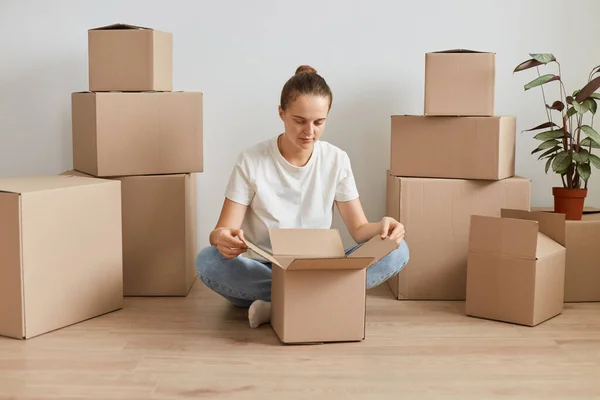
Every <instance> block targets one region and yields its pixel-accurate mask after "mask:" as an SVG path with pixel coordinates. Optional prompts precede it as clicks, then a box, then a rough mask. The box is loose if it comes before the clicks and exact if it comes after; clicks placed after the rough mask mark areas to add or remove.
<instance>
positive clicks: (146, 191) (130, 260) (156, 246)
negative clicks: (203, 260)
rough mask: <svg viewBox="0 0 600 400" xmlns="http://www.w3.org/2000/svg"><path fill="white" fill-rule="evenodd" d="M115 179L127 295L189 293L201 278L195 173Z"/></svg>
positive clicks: (183, 294)
mask: <svg viewBox="0 0 600 400" xmlns="http://www.w3.org/2000/svg"><path fill="white" fill-rule="evenodd" d="M63 175H75V176H89V175H86V174H83V173H81V172H79V171H66V172H63ZM110 179H115V180H118V181H120V182H121V204H122V209H121V214H122V220H123V224H122V225H123V292H124V295H125V296H186V295H187V294H188V293H189V291H190V289H191V287H192V284H193V283H194V280H195V279H196V267H195V260H196V256H197V254H198V243H197V239H198V234H197V228H196V225H197V221H196V216H197V211H196V176H195V175H194V174H174V175H148V176H125V177H118V178H110Z"/></svg>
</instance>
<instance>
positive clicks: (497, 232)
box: [469, 215, 539, 260]
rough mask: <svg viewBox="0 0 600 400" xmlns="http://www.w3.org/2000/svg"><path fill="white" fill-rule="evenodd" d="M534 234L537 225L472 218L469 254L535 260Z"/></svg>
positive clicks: (516, 220) (483, 217) (533, 222)
mask: <svg viewBox="0 0 600 400" xmlns="http://www.w3.org/2000/svg"><path fill="white" fill-rule="evenodd" d="M538 232H539V223H538V222H537V221H530V220H523V219H512V218H497V217H488V216H482V215H472V216H471V227H470V233H469V251H470V252H476V253H485V254H494V255H505V256H512V257H517V258H524V259H529V260H535V259H536V258H537V241H538Z"/></svg>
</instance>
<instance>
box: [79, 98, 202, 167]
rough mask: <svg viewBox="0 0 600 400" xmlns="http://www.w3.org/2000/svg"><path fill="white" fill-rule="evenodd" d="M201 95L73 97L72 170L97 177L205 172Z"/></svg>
mask: <svg viewBox="0 0 600 400" xmlns="http://www.w3.org/2000/svg"><path fill="white" fill-rule="evenodd" d="M202 97H203V96H202V93H199V92H169V93H90V92H82V93H73V94H72V96H71V98H72V124H73V168H74V169H76V170H78V171H82V172H85V173H87V174H90V175H94V176H97V177H110V176H126V175H155V174H179V173H189V172H202V171H203V167H204V164H203V129H202V128H203V126H202V124H203V120H202Z"/></svg>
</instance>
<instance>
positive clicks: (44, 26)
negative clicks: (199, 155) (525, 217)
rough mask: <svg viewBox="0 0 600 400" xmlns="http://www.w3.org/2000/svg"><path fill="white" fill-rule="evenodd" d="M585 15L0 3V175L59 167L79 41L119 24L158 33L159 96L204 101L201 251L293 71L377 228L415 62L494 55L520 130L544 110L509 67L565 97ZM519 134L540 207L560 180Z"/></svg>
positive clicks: (593, 6)
mask: <svg viewBox="0 0 600 400" xmlns="http://www.w3.org/2000/svg"><path fill="white" fill-rule="evenodd" d="M597 15H600V1H597V0H569V1H566V0H564V1H561V0H527V1H523V0H510V1H509V0H497V1H491V0H471V1H468V0H463V1H459V0H452V1H449V0H437V1H434V0H429V1H422V2H415V1H408V0H402V1H400V0H387V1H380V0H370V1H360V2H359V1H325V0H304V1H301V2H299V1H293V2H292V1H282V0H269V1H192V0H189V1H177V0H170V1H169V2H167V1H164V0H163V1H154V0H153V1H149V0H144V1H127V0H120V1H106V0H104V1H102V2H97V1H95V2H92V1H82V0H62V1H60V0H58V1H51V2H50V1H45V0H39V1H26V0H1V1H0V38H1V39H0V55H1V56H0V177H7V176H19V175H28V174H55V173H59V172H61V171H63V170H65V169H68V168H71V167H72V161H71V119H70V112H71V108H70V107H71V105H70V94H71V92H74V91H83V90H87V89H88V81H87V29H89V28H93V27H97V26H102V25H107V24H111V23H115V22H123V23H129V24H135V25H141V26H148V27H153V28H156V29H161V30H166V31H169V32H172V33H173V35H174V39H173V40H174V90H188V91H202V92H203V93H204V100H205V108H204V115H205V121H204V145H205V150H204V154H205V172H204V173H203V174H201V175H200V176H199V177H198V184H199V185H198V195H199V197H198V201H199V204H198V210H199V215H198V220H199V221H198V222H199V242H200V245H201V246H205V245H206V244H207V243H208V240H207V237H208V233H209V232H210V230H211V229H212V228H213V226H214V224H215V222H216V220H217V217H218V213H219V211H220V207H221V204H222V200H223V191H224V189H225V185H226V182H227V179H228V177H229V173H230V171H231V168H232V166H233V163H234V161H235V158H236V156H237V154H238V153H239V152H240V151H242V150H243V149H244V148H246V147H248V146H251V145H253V144H254V143H256V142H258V141H261V140H264V139H266V138H269V137H272V136H274V135H276V134H278V133H279V132H280V131H281V129H282V124H281V122H280V120H279V118H278V116H277V105H278V101H279V95H280V90H281V87H282V86H283V84H284V82H285V81H286V80H287V79H288V78H289V77H290V76H291V74H293V72H294V70H295V68H296V67H297V66H298V65H300V64H310V65H312V66H314V67H315V68H317V70H318V71H319V72H320V73H321V74H322V75H323V76H324V77H325V78H326V79H327V81H328V83H329V84H330V86H331V87H332V90H333V93H334V101H333V109H332V111H331V114H330V118H329V121H328V126H327V128H326V130H325V134H324V136H323V140H327V141H330V142H332V143H333V144H335V145H338V146H340V147H341V148H343V149H344V150H346V151H347V152H348V153H349V155H350V158H351V160H352V163H353V164H352V165H353V169H354V172H355V175H356V180H357V184H358V187H359V190H360V192H361V197H362V201H363V205H364V207H365V210H366V213H367V216H368V217H369V218H370V219H371V220H378V219H380V218H381V217H382V216H383V214H384V211H385V171H386V169H387V168H388V165H389V140H390V115H392V114H420V113H422V112H423V85H424V78H423V76H424V54H425V52H428V51H435V50H442V49H449V48H469V49H476V50H485V51H493V52H496V53H497V58H496V68H497V75H496V76H497V82H496V114H497V115H502V114H504V115H515V116H517V129H518V130H519V131H520V130H522V129H527V128H529V127H532V126H533V125H534V124H537V123H539V122H543V121H544V118H545V114H544V110H543V108H542V104H543V103H542V100H541V94H540V92H539V90H533V91H529V92H526V93H525V92H523V85H524V84H525V83H526V82H528V81H529V80H531V79H533V77H534V74H535V72H534V71H533V70H531V71H529V72H527V73H521V74H516V75H513V74H512V70H513V68H514V67H515V66H516V65H517V64H518V63H519V62H521V61H523V60H525V59H526V58H527V57H528V55H527V54H528V53H529V52H553V53H554V54H555V55H556V56H557V58H558V60H559V61H561V62H562V70H563V71H562V72H563V76H564V79H565V81H566V83H567V89H568V90H570V91H572V90H573V89H570V88H571V87H572V85H577V86H578V87H581V86H582V85H583V84H584V83H585V82H586V81H587V76H588V72H589V70H590V69H591V68H592V67H593V66H595V65H599V64H600V50H598V46H597V40H595V38H598V37H600V25H598V23H597ZM567 24H568V25H567ZM550 85H552V84H550ZM554 87H556V85H555V86H554ZM595 126H596V128H598V126H600V124H595ZM531 136H532V135H528V134H527V133H525V134H520V133H518V143H517V173H518V174H519V175H521V176H524V177H527V178H530V179H532V181H533V186H532V191H533V193H532V202H533V205H549V204H551V202H552V196H551V187H552V186H553V185H557V184H559V183H560V178H559V177H558V176H556V175H553V174H550V175H548V176H546V175H545V174H544V171H543V168H544V164H543V163H542V162H538V161H537V160H536V158H534V157H532V156H530V155H529V152H530V151H531V150H532V149H533V148H534V145H535V143H534V140H533V139H531ZM440 145H443V144H440ZM419 151H421V152H422V154H423V157H427V149H419ZM592 173H593V178H592V179H591V181H590V193H589V197H588V200H587V204H588V205H593V206H600V187H599V186H600V171H597V170H595V169H593V172H592ZM335 227H338V228H342V225H341V223H340V220H339V218H337V217H336V221H335ZM342 231H343V233H344V240H345V242H346V243H345V244H346V245H349V244H350V243H351V242H350V241H349V236H348V235H347V234H346V233H345V230H343V229H342Z"/></svg>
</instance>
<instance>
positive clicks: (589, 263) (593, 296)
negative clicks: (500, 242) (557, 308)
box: [518, 207, 600, 303]
mask: <svg viewBox="0 0 600 400" xmlns="http://www.w3.org/2000/svg"><path fill="white" fill-rule="evenodd" d="M553 214H554V213H553V212H552V208H547V207H535V208H532V212H531V213H527V214H519V215H518V217H519V218H522V219H527V218H528V219H533V220H537V221H540V223H547V222H546V221H547V219H549V218H552V215H553ZM561 215H562V214H561ZM562 221H563V222H562V223H560V224H559V226H557V227H554V228H553V230H552V232H551V235H549V236H550V237H551V238H552V239H553V240H555V241H556V242H558V243H560V244H562V245H564V246H565V247H566V248H567V261H566V267H565V299H564V301H565V302H566V303H574V302H588V301H600V246H599V245H598V238H600V210H599V209H594V208H586V209H584V214H583V218H582V219H581V221H568V220H564V218H563V220H562Z"/></svg>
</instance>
